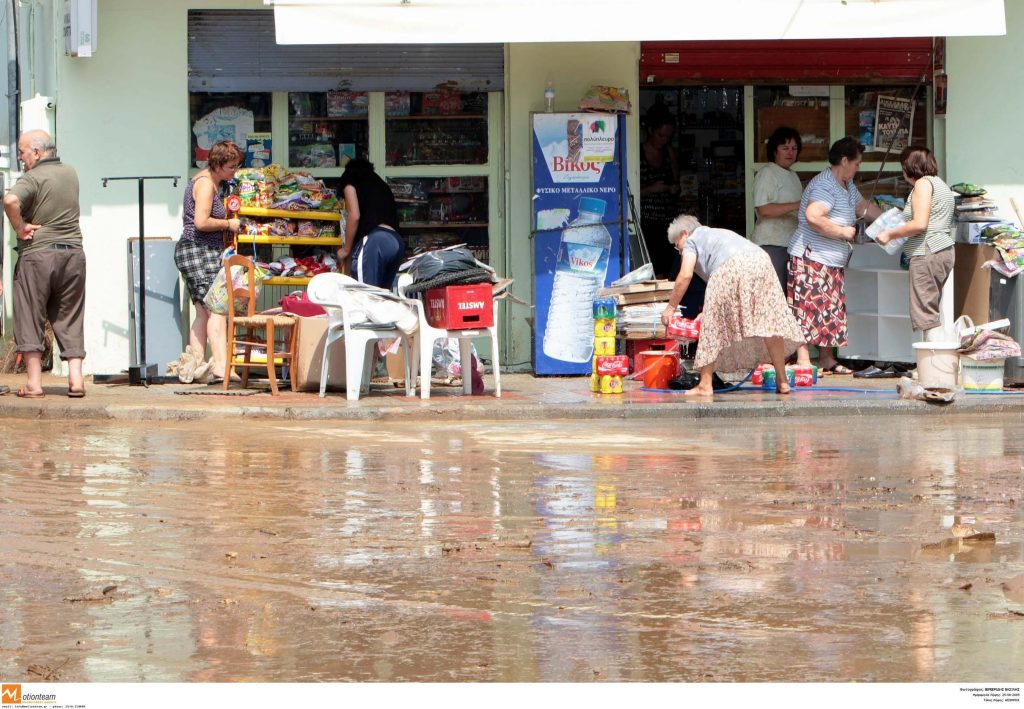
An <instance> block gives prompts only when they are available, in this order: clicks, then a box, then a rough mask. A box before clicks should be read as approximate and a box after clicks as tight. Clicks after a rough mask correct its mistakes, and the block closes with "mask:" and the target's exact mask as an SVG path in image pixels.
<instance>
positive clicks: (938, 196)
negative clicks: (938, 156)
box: [875, 146, 956, 342]
mask: <svg viewBox="0 0 1024 709" xmlns="http://www.w3.org/2000/svg"><path fill="white" fill-rule="evenodd" d="M900 163H901V164H902V165H903V177H904V179H906V181H907V182H909V183H910V186H911V190H910V196H909V197H908V198H907V204H906V206H905V207H904V208H903V219H904V220H905V222H906V223H905V224H903V225H902V226H898V227H896V228H894V229H886V230H884V231H882V232H881V233H879V234H878V236H877V237H876V238H875V241H877V242H878V244H879V245H881V246H884V245H885V244H888V243H889V242H890V241H892V240H893V239H899V238H902V237H907V241H906V243H904V245H903V253H904V254H906V256H907V258H908V259H909V260H910V324H911V327H913V328H914V332H923V333H924V339H925V340H928V341H932V342H938V341H941V340H944V339H946V338H945V331H944V330H943V328H942V324H941V316H940V313H939V301H940V300H941V298H942V287H943V285H945V283H946V279H947V278H949V274H950V273H952V272H953V262H954V250H953V241H954V239H953V216H954V214H955V211H954V204H955V201H956V200H955V198H954V197H953V190H951V189H950V188H949V186H948V185H947V184H946V183H945V182H944V181H943V180H942V178H940V177H939V176H938V175H939V167H938V165H937V164H936V162H935V156H934V155H932V152H931V151H930V150H928V148H923V147H915V146H911V147H909V148H907V149H906V150H904V151H903V154H902V155H901V156H900Z"/></svg>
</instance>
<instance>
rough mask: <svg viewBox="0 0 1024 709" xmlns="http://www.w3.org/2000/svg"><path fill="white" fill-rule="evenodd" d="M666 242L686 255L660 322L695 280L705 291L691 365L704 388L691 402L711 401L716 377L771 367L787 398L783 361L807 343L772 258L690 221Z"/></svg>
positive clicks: (681, 220) (675, 226)
mask: <svg viewBox="0 0 1024 709" xmlns="http://www.w3.org/2000/svg"><path fill="white" fill-rule="evenodd" d="M668 241H669V243H670V244H671V245H673V246H674V247H675V249H676V250H677V251H678V252H679V253H680V254H681V255H682V267H681V268H680V270H679V275H678V276H677V277H676V281H675V286H674V287H673V288H672V294H671V295H670V296H669V300H668V304H667V305H666V306H665V309H664V310H663V311H662V313H661V322H662V323H663V324H664V325H666V326H667V325H668V324H669V321H670V320H671V318H672V316H673V315H674V314H675V312H676V309H677V307H678V305H679V303H680V301H681V300H682V298H683V295H684V294H685V293H686V289H687V288H688V287H689V285H690V283H691V282H692V280H693V275H694V274H695V273H697V274H700V275H701V276H702V277H703V278H704V279H705V280H706V281H707V284H708V287H707V296H706V298H705V304H704V314H703V316H702V320H701V328H700V340H698V342H697V354H696V357H695V358H694V365H695V366H696V367H698V368H699V369H700V381H699V382H698V384H697V386H696V387H694V388H693V389H690V390H689V391H687V392H686V395H687V396H704V397H709V396H712V394H713V389H714V386H713V378H714V374H715V370H716V369H718V370H720V371H723V372H735V371H745V370H749V369H753V368H754V367H756V366H757V365H758V364H760V363H761V362H764V361H766V360H767V361H770V362H771V363H772V366H774V367H775V374H776V378H775V381H776V391H777V392H778V393H779V394H788V393H789V391H790V388H789V383H788V381H787V377H786V357H787V355H789V354H790V353H792V352H793V351H794V350H796V348H797V347H798V346H799V345H801V344H802V343H803V341H804V340H803V333H802V332H801V331H800V326H799V325H798V324H797V322H796V319H795V318H794V317H793V314H792V312H791V311H790V309H789V306H788V305H787V304H786V297H785V296H784V295H783V293H782V288H781V287H780V286H779V281H778V278H777V277H776V275H775V270H774V269H773V268H772V262H771V259H769V258H768V254H767V253H765V252H764V251H763V250H762V249H760V248H759V247H758V246H756V245H755V244H753V243H751V242H750V241H749V240H748V239H746V238H744V237H742V236H740V235H739V234H737V233H735V232H732V231H729V230H728V229H711V228H709V227H706V226H701V224H700V222H699V221H697V218H696V217H692V216H689V215H683V216H681V217H678V218H677V219H675V220H674V221H673V222H672V223H671V224H670V225H669V227H668Z"/></svg>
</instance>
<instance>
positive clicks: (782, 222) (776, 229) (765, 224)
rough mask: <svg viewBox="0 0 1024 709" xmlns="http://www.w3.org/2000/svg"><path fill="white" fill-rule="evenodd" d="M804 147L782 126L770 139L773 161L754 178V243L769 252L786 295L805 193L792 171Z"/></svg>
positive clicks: (769, 144) (797, 138) (792, 131)
mask: <svg viewBox="0 0 1024 709" xmlns="http://www.w3.org/2000/svg"><path fill="white" fill-rule="evenodd" d="M802 147H803V143H802V141H801V140H800V133H798V132H797V131H796V130H795V129H793V128H790V127H789V126H779V127H778V128H776V129H775V131H774V132H773V133H772V134H771V136H770V137H769V138H768V159H769V160H770V161H771V162H770V163H768V164H767V165H765V166H764V167H762V168H761V169H760V170H758V172H757V175H756V176H755V177H754V212H755V213H756V214H757V225H756V226H755V227H754V233H753V234H751V235H750V240H751V241H753V242H754V243H755V244H757V245H758V246H760V247H761V248H762V249H764V250H765V251H767V252H768V256H769V258H771V260H772V268H774V269H775V274H776V275H777V276H778V277H779V284H780V285H781V286H782V292H783V293H785V292H786V270H787V266H788V265H789V253H788V248H789V238H790V237H791V236H793V232H795V231H796V227H797V218H796V212H797V210H798V209H799V208H800V197H801V196H802V195H803V191H804V190H803V187H801V186H800V178H799V177H797V175H796V173H795V172H793V170H792V167H793V164H794V163H796V161H797V160H798V159H799V158H800V150H801V148H802Z"/></svg>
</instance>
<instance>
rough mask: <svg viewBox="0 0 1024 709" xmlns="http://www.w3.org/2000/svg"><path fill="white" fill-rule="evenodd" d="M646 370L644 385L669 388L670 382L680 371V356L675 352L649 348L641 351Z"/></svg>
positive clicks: (654, 387) (651, 387)
mask: <svg viewBox="0 0 1024 709" xmlns="http://www.w3.org/2000/svg"><path fill="white" fill-rule="evenodd" d="M640 356H641V361H642V362H643V365H642V368H643V370H644V387H646V388H647V389H668V383H669V382H670V381H671V380H672V378H673V377H675V376H676V375H677V374H678V373H679V358H678V355H677V353H675V352H665V351H664V350H648V351H647V352H641V353H640Z"/></svg>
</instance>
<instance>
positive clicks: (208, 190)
mask: <svg viewBox="0 0 1024 709" xmlns="http://www.w3.org/2000/svg"><path fill="white" fill-rule="evenodd" d="M244 161H245V153H244V152H243V151H242V149H241V148H240V147H238V146H237V145H235V144H234V143H233V142H231V141H230V140H222V141H220V142H219V143H215V144H214V146H213V147H212V148H210V154H209V157H208V158H207V164H206V167H205V168H203V169H202V170H200V171H199V174H197V175H196V176H195V177H193V178H192V179H191V180H189V181H188V185H186V186H185V197H184V202H183V206H184V211H183V213H182V217H181V221H182V230H181V238H180V239H179V240H178V244H177V246H175V248H174V265H175V266H177V267H178V270H179V271H180V272H181V275H182V276H183V277H184V279H185V285H186V286H188V292H189V296H190V297H191V298H192V302H193V303H194V304H195V308H196V317H195V319H194V320H193V321H192V327H191V328H190V329H189V333H188V341H189V348H190V351H191V353H192V357H193V358H194V361H193V363H192V364H193V365H196V366H199V367H202V366H203V364H205V359H206V345H207V344H209V345H210V350H211V351H212V353H213V358H212V362H211V363H210V364H209V365H207V367H208V371H209V374H208V375H206V373H205V372H204V376H208V380H207V381H208V383H210V384H217V383H223V381H224V374H225V371H226V370H227V316H226V315H218V314H217V313H214V312H211V311H210V310H209V308H207V307H206V305H205V304H204V302H203V299H204V298H206V294H207V292H208V291H209V290H210V287H211V286H212V285H213V281H214V279H215V278H216V277H217V274H218V273H220V271H221V269H222V268H223V267H224V258H223V254H224V244H225V242H226V241H227V240H228V239H229V238H230V236H231V235H232V234H237V233H238V230H239V229H240V222H239V220H238V219H237V218H228V214H227V210H226V208H225V206H224V200H223V199H220V198H219V196H218V195H219V191H220V188H221V185H222V184H223V183H224V182H226V181H227V180H230V179H231V178H232V177H234V175H235V171H236V170H237V169H238V168H239V167H240V166H241V165H242V163H243V162H244ZM179 376H180V373H179ZM237 376H238V375H237V374H233V376H232V378H234V377H237ZM182 381H185V380H182Z"/></svg>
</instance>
